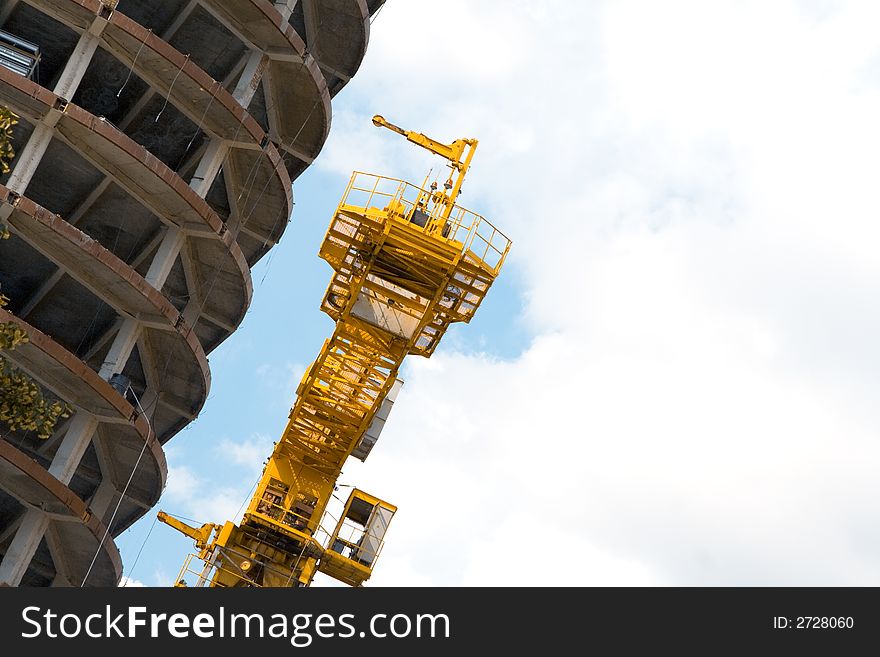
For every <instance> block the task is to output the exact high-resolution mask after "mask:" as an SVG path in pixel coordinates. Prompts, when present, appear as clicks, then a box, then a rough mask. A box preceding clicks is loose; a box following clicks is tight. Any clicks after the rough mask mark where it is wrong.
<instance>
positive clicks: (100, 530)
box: [0, 439, 122, 582]
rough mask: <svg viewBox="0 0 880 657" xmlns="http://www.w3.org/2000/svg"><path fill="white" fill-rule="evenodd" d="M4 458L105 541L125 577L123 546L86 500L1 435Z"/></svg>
mask: <svg viewBox="0 0 880 657" xmlns="http://www.w3.org/2000/svg"><path fill="white" fill-rule="evenodd" d="M0 459H2V460H3V461H6V462H7V463H9V464H10V465H11V466H13V467H14V468H16V469H17V470H18V471H19V472H21V473H22V474H24V475H25V476H27V477H29V478H30V479H32V480H33V481H35V482H37V483H38V484H39V485H40V486H42V487H43V488H44V489H45V490H46V491H48V492H49V493H50V494H51V495H52V496H53V497H55V499H57V500H58V501H59V502H60V503H61V504H63V505H64V506H66V507H67V508H68V509H69V510H70V515H71V516H73V517H74V518H77V519H78V520H79V522H81V523H82V524H83V525H84V526H85V527H86V528H87V529H88V530H89V532H90V533H91V534H92V535H93V536H94V537H95V542H96V543H98V544H102V549H103V550H104V551H105V553H106V555H107V557H108V559H109V560H110V564H111V565H112V566H113V570H114V573H115V576H116V581H117V582H118V581H119V579H120V578H121V577H122V557H121V556H120V555H119V549H118V548H117V547H116V542H115V541H113V540H112V539H111V538H110V536H109V534H107V538H104V536H105V534H106V533H107V528H106V526H105V525H104V523H102V522H101V520H100V519H99V518H98V516H96V515H95V514H93V513H92V512H91V510H90V509H89V507H88V505H87V504H86V503H85V502H83V500H82V499H80V497H79V496H78V495H77V494H76V493H74V492H73V491H72V490H70V488H68V487H67V486H65V485H64V484H62V483H61V482H60V481H59V480H58V479H56V478H55V477H54V476H52V475H51V474H50V473H49V471H48V470H46V469H45V468H43V467H42V466H41V465H40V464H39V463H37V462H36V461H34V460H33V459H31V458H30V457H28V456H27V455H26V454H24V452H21V451H19V450H18V449H16V448H15V447H14V446H13V445H11V444H10V443H8V442H7V441H5V440H2V439H0Z"/></svg>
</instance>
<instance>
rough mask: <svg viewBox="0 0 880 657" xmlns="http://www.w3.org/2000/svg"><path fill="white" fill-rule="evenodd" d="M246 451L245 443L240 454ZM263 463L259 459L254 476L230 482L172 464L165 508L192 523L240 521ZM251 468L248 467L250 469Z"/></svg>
mask: <svg viewBox="0 0 880 657" xmlns="http://www.w3.org/2000/svg"><path fill="white" fill-rule="evenodd" d="M246 451H247V447H246V446H242V449H241V450H240V452H239V456H243V455H244V453H245V452H246ZM261 464H262V460H260V461H258V462H257V470H256V472H255V473H252V474H253V476H237V477H234V478H230V479H228V480H227V482H234V483H231V484H230V483H226V484H218V483H217V482H216V481H212V480H211V479H210V478H209V477H203V476H200V475H198V474H196V473H195V472H194V471H193V470H192V469H191V468H189V467H187V466H172V467H169V469H168V485H167V487H166V488H165V494H164V499H165V500H167V506H168V508H167V509H166V510H167V511H168V512H169V513H171V514H172V515H175V516H180V517H183V518H185V519H186V520H185V521H186V522H188V523H190V524H192V522H196V523H204V522H214V523H217V522H219V523H223V522H225V521H226V520H234V521H236V522H237V521H238V520H240V519H241V515H242V513H243V511H244V508H245V504H246V501H247V500H248V499H249V497H250V493H252V492H253V491H252V488H253V486H254V484H256V481H257V479H258V478H259V474H260V467H259V466H260V465H261ZM248 466H250V464H248ZM251 469H252V468H251V467H248V470H251Z"/></svg>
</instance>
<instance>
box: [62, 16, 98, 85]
mask: <svg viewBox="0 0 880 657" xmlns="http://www.w3.org/2000/svg"><path fill="white" fill-rule="evenodd" d="M103 24H104V25H106V24H107V22H106V21H103ZM101 30H103V27H102V28H101ZM98 34H100V32H99V33H98ZM100 42H101V39H100V38H99V36H98V35H95V34H92V33H91V32H83V33H82V35H81V36H80V38H79V41H78V42H77V44H76V48H74V49H73V52H72V53H71V54H70V58H69V59H68V60H67V64H66V65H65V66H64V71H62V72H61V77H60V78H58V82H57V83H56V84H55V88H54V89H53V90H52V91H54V92H55V94H56V95H58V96H61V97H62V98H66V99H67V100H70V99H71V98H73V95H74V94H75V93H76V90H77V89H78V88H79V83H80V82H82V79H83V76H84V75H85V74H86V69H87V68H88V67H89V64H90V63H91V61H92V57H93V56H94V55H95V51H96V50H97V49H98V44H99V43H100Z"/></svg>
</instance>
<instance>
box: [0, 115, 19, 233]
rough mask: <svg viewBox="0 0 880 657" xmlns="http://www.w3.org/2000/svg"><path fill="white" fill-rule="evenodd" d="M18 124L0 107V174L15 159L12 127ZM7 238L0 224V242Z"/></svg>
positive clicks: (16, 120) (5, 229) (7, 171)
mask: <svg viewBox="0 0 880 657" xmlns="http://www.w3.org/2000/svg"><path fill="white" fill-rule="evenodd" d="M16 123H18V116H16V115H15V114H14V113H13V112H11V111H10V110H9V108H8V107H0V174H3V173H9V161H10V160H12V158H13V157H15V149H13V148H12V126H14V125H15V124H16ZM8 237H9V230H7V228H6V226H4V225H3V224H2V223H0V240H5V239H6V238H8Z"/></svg>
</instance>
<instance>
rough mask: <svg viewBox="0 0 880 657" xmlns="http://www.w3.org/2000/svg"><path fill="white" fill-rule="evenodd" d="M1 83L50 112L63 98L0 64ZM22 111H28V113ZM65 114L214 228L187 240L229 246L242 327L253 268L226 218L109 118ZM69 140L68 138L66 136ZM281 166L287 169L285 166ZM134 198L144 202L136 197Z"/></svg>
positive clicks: (235, 321)
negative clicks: (240, 297)
mask: <svg viewBox="0 0 880 657" xmlns="http://www.w3.org/2000/svg"><path fill="white" fill-rule="evenodd" d="M0 83H3V84H6V85H8V86H10V87H13V88H15V89H16V90H18V91H19V92H20V93H22V94H24V95H27V96H29V97H31V98H33V99H35V100H37V101H38V102H40V103H42V104H43V105H44V106H45V108H46V112H48V111H49V110H50V109H51V108H52V107H53V106H54V105H55V103H56V102H58V100H59V98H60V97H59V96H56V95H55V94H54V93H52V92H51V91H48V90H46V89H44V88H43V87H41V86H40V85H38V84H37V83H35V82H32V81H31V80H27V79H25V78H23V77H22V76H20V75H15V74H14V73H12V72H8V71H7V70H6V69H5V68H3V67H0ZM11 109H13V110H14V111H15V110H17V109H18V110H19V111H20V108H16V107H12V108H11ZM22 113H23V114H24V112H22ZM64 114H65V116H66V117H68V118H69V119H70V120H72V121H75V122H76V123H78V124H80V125H81V126H82V127H84V128H85V129H87V130H89V131H91V132H92V133H93V134H96V135H98V136H100V137H101V138H103V139H104V140H105V141H107V142H109V143H111V144H112V145H113V146H114V147H116V148H117V149H119V150H121V151H122V152H124V153H126V154H128V155H129V156H130V157H131V158H132V159H133V160H135V161H137V162H140V163H141V164H142V165H143V166H144V168H145V169H146V170H147V171H148V172H150V173H152V174H153V175H154V176H156V177H157V178H159V180H161V181H162V182H163V183H165V184H166V185H167V186H168V187H169V188H170V189H171V190H173V191H174V192H176V193H177V195H178V196H179V197H180V198H182V199H183V200H184V202H186V203H187V204H188V205H189V206H190V207H192V208H193V211H194V212H195V213H196V214H197V216H199V217H200V218H202V220H203V221H204V222H205V224H206V225H207V226H208V227H209V228H210V229H211V230H212V231H213V234H212V237H211V238H208V237H204V236H202V235H201V234H199V235H189V234H188V235H187V239H216V240H217V241H219V242H221V243H222V244H223V245H224V246H225V247H226V249H227V253H228V255H229V257H230V258H231V259H232V261H233V262H234V263H235V267H234V269H237V270H238V272H239V274H240V277H241V286H242V291H243V293H244V294H243V296H244V303H243V304H242V308H241V310H240V312H239V313H237V314H236V315H235V316H234V317H232V318H230V319H231V321H230V324H231V325H232V326H234V327H238V325H239V324H240V323H241V322H242V321H243V320H244V316H245V314H246V313H247V309H248V308H249V307H250V304H251V301H252V298H253V280H252V277H251V271H250V267H249V266H248V263H247V259H246V258H245V256H244V253H243V252H242V250H241V247H240V246H239V244H238V242H236V241H235V239H234V237H233V234H232V233H231V232H230V231H228V230H226V227H225V225H224V224H223V221H222V220H221V219H220V217H219V216H218V215H217V213H216V212H214V210H212V209H211V206H210V205H208V203H207V201H205V199H203V198H202V197H201V196H199V195H198V194H196V192H195V190H193V189H192V188H191V187H190V186H189V185H187V184H186V183H185V182H184V181H183V179H182V178H181V177H180V176H178V175H177V174H176V173H175V172H174V171H172V170H171V169H169V168H168V166H167V165H165V163H163V162H162V161H161V160H159V158H157V157H156V156H155V155H153V154H152V153H150V151H149V150H147V149H146V148H144V147H143V146H141V145H140V144H138V143H137V142H136V141H134V140H133V139H131V138H130V137H129V136H128V135H126V134H125V133H123V132H120V131H119V130H117V129H116V128H114V127H113V126H111V125H110V124H108V123H107V122H106V121H101V120H100V119H99V118H98V117H96V116H95V115H94V114H91V113H89V112H88V111H87V110H85V109H83V108H82V107H79V106H78V105H74V104H73V103H70V104H69V105H68V106H67V108H66V110H65V112H64ZM32 118H34V117H32ZM65 141H68V140H66V139H65ZM281 168H283V165H282V166H281ZM285 174H286V172H285ZM4 189H5V188H4ZM132 198H133V199H134V200H135V201H136V202H138V203H140V201H137V199H135V197H132Z"/></svg>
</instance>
